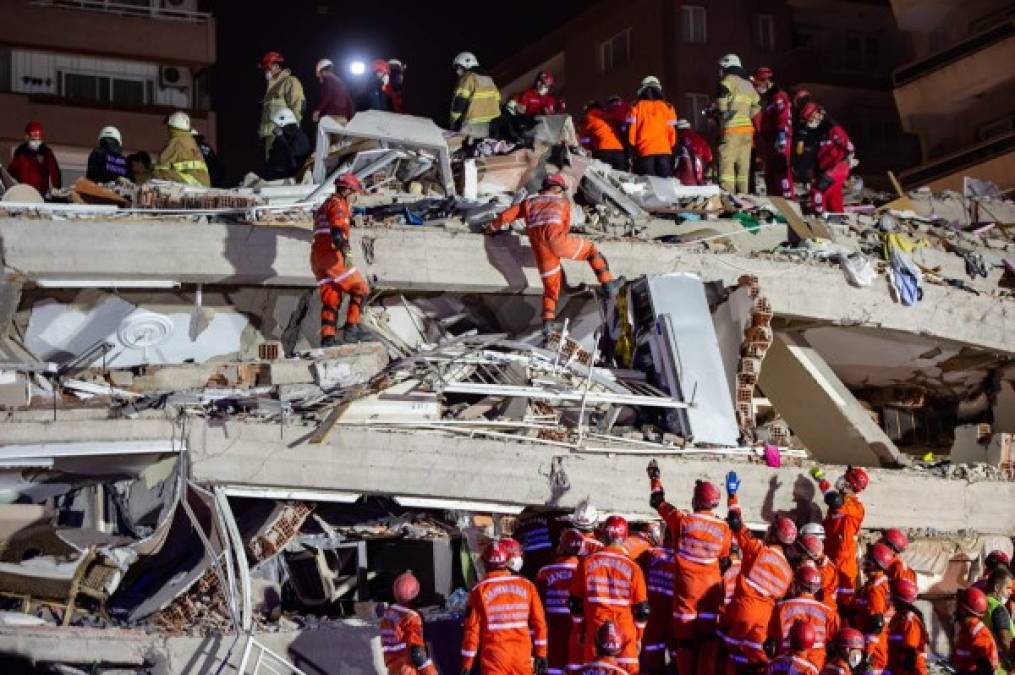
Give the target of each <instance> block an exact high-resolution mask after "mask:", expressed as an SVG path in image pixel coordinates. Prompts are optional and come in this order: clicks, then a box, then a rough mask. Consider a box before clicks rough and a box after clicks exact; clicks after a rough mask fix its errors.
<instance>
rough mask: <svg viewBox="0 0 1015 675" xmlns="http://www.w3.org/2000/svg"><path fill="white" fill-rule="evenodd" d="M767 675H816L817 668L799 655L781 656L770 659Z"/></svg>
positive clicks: (766, 670)
mask: <svg viewBox="0 0 1015 675" xmlns="http://www.w3.org/2000/svg"><path fill="white" fill-rule="evenodd" d="M765 673H766V674H767V675H818V667H817V666H816V665H814V664H813V663H811V662H810V661H808V660H807V659H806V658H805V657H804V656H803V655H800V654H783V655H782V656H777V657H776V658H774V659H772V661H771V662H769V664H768V668H766V669H765Z"/></svg>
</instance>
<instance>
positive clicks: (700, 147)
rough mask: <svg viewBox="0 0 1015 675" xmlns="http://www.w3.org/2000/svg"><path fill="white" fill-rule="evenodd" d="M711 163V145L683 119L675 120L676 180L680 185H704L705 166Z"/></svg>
mask: <svg viewBox="0 0 1015 675" xmlns="http://www.w3.org/2000/svg"><path fill="white" fill-rule="evenodd" d="M711 163H712V146H710V145H709V144H708V141H706V140H705V137H704V136H702V135H701V134H699V133H698V132H697V131H695V130H694V129H692V128H691V123H690V122H688V121H687V120H685V119H679V120H677V174H676V175H677V180H679V181H680V184H681V185H704V184H705V167H707V166H708V165H709V164H711Z"/></svg>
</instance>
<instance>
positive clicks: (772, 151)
mask: <svg viewBox="0 0 1015 675" xmlns="http://www.w3.org/2000/svg"><path fill="white" fill-rule="evenodd" d="M751 79H752V80H753V82H754V89H755V90H756V91H757V92H758V94H759V95H760V96H761V112H759V113H758V116H757V118H756V120H757V121H756V124H755V127H756V128H757V134H756V139H755V148H756V149H757V152H758V155H759V156H760V157H761V161H762V163H763V164H764V167H765V192H766V193H767V194H768V195H769V196H774V197H784V198H786V199H793V198H794V197H795V196H796V191H795V189H794V187H793V170H792V156H793V105H792V103H791V102H790V99H789V94H787V93H786V92H785V91H784V90H782V89H781V88H780V87H779V86H778V85H776V83H775V81H774V79H773V74H772V69H771V68H758V69H757V70H756V71H754V77H752V78H751Z"/></svg>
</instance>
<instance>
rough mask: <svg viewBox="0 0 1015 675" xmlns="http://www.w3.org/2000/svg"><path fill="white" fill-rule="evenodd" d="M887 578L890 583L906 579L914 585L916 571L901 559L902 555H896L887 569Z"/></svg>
mask: <svg viewBox="0 0 1015 675" xmlns="http://www.w3.org/2000/svg"><path fill="white" fill-rule="evenodd" d="M888 578H889V579H890V580H892V581H896V580H898V579H906V580H908V581H912V582H913V583H914V584H915V583H916V571H915V570H914V569H913V568H912V567H910V566H909V565H907V564H906V561H905V560H903V559H902V555H900V554H896V556H895V557H894V558H893V559H892V564H891V566H890V567H889V568H888Z"/></svg>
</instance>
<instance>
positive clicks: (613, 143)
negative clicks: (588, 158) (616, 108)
mask: <svg viewBox="0 0 1015 675" xmlns="http://www.w3.org/2000/svg"><path fill="white" fill-rule="evenodd" d="M622 123H623V120H618V119H617V118H616V115H615V113H613V112H611V111H609V110H607V109H605V108H603V104H602V103H600V102H599V101H589V102H588V103H586V104H585V119H584V120H583V121H582V126H581V130H580V131H579V137H580V140H581V144H582V147H584V148H585V149H586V150H588V151H589V152H591V153H592V158H593V159H598V160H599V161H600V162H604V163H605V164H608V165H609V166H610V168H611V169H615V170H617V171H627V156H626V155H625V153H624V143H623V141H622V140H621V136H620V125H621V124H622Z"/></svg>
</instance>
